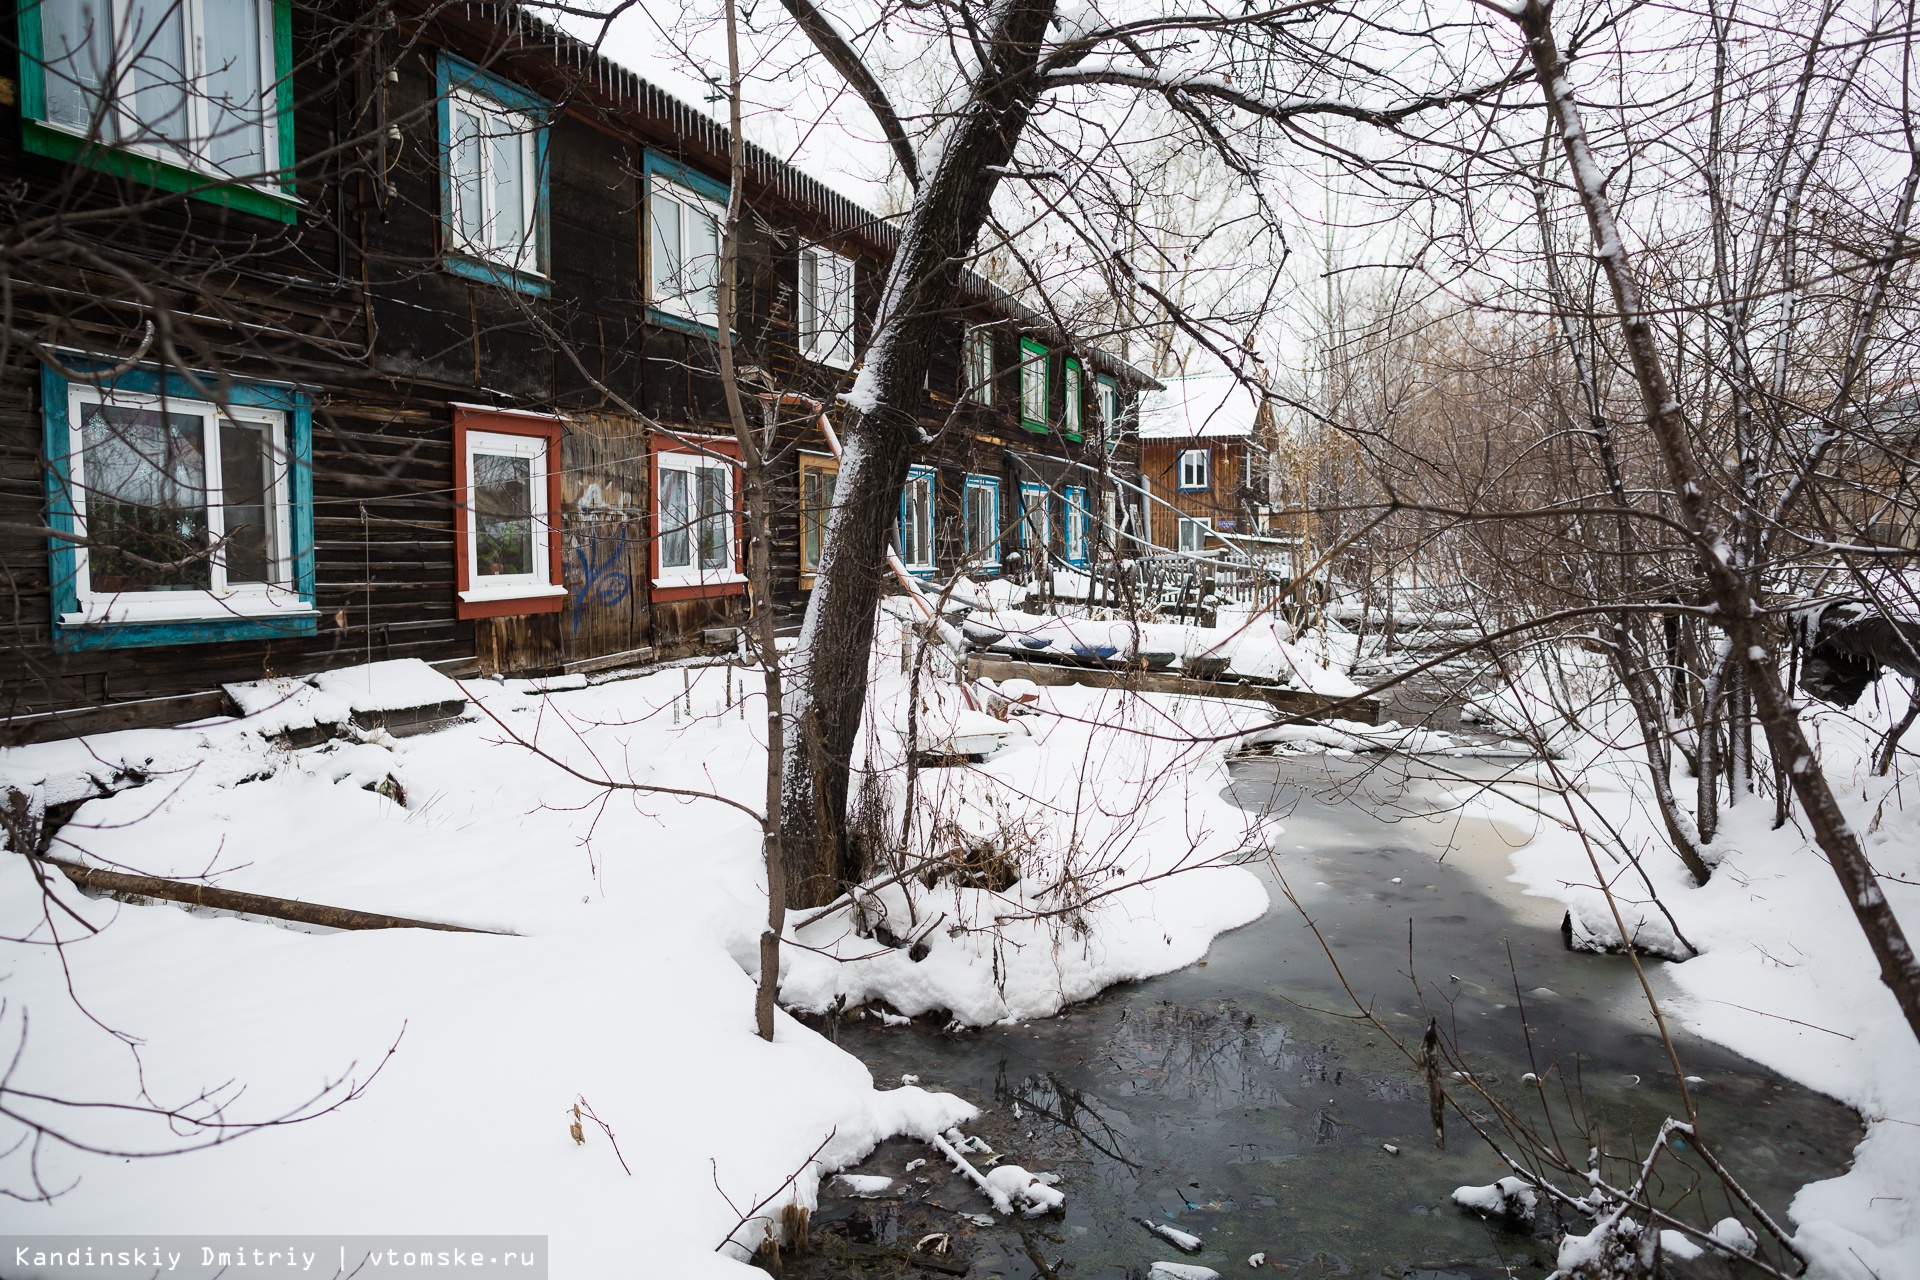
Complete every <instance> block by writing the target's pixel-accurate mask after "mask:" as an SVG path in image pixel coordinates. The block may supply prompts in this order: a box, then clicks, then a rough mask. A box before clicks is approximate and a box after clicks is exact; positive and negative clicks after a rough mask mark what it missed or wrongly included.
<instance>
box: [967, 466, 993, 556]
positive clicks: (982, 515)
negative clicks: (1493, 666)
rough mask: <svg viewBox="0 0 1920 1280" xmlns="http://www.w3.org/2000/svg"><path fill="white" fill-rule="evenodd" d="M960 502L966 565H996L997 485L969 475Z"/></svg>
mask: <svg viewBox="0 0 1920 1280" xmlns="http://www.w3.org/2000/svg"><path fill="white" fill-rule="evenodd" d="M962 501H963V502H964V504H965V506H966V510H965V511H963V512H962V513H961V518H962V522H963V524H964V525H965V527H966V540H967V560H968V562H969V563H970V564H972V565H976V566H980V567H992V566H994V565H997V564H999V563H1000V482H999V481H998V480H994V479H991V478H987V477H974V476H970V477H968V479H967V485H966V489H965V491H964V493H963V494H962Z"/></svg>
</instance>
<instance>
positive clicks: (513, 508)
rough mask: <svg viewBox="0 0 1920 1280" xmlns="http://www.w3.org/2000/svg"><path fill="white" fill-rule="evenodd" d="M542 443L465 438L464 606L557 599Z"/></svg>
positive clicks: (487, 434)
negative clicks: (466, 602) (478, 602)
mask: <svg viewBox="0 0 1920 1280" xmlns="http://www.w3.org/2000/svg"><path fill="white" fill-rule="evenodd" d="M547 453H548V441H547V438H546V437H545V436H523V435H511V434H508V433H505V432H494V431H469V432H467V456H466V468H467V508H466V511H465V513H464V516H463V518H464V519H465V520H466V522H467V589H466V590H465V591H464V592H462V593H461V598H462V599H464V600H514V599H523V598H525V597H528V596H542V595H556V594H558V593H560V592H561V591H563V590H564V589H565V588H563V587H561V586H560V585H559V584H558V583H556V582H554V581H553V557H552V554H551V552H550V550H549V547H550V545H551V543H550V539H551V535H552V532H553V514H552V512H550V511H549V510H548V509H547V474H548V465H549V463H548V458H547Z"/></svg>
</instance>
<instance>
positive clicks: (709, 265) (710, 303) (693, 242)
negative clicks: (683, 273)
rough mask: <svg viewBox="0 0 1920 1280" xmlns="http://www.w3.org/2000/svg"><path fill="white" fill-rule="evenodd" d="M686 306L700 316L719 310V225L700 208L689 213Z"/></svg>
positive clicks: (688, 210) (696, 207) (690, 209)
mask: <svg viewBox="0 0 1920 1280" xmlns="http://www.w3.org/2000/svg"><path fill="white" fill-rule="evenodd" d="M687 303H688V305H689V306H691V307H692V308H693V311H694V314H695V315H698V316H712V315H714V314H715V313H716V312H717V311H719V309H720V222H719V220H718V219H717V218H715V217H714V216H713V214H711V213H709V212H708V211H707V210H706V209H704V208H701V207H699V206H689V207H688V209H687Z"/></svg>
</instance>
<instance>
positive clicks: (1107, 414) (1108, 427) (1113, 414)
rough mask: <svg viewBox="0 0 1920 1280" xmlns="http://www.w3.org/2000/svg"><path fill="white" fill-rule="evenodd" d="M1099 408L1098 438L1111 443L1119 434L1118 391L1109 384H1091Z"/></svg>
mask: <svg viewBox="0 0 1920 1280" xmlns="http://www.w3.org/2000/svg"><path fill="white" fill-rule="evenodd" d="M1093 385H1094V388H1095V390H1096V392H1097V395H1098V404H1099V406H1100V438H1101V439H1102V440H1104V441H1107V442H1108V443H1112V441H1113V440H1114V438H1115V437H1117V436H1118V435H1119V434H1120V389H1119V388H1118V387H1116V386H1114V385H1113V384H1112V383H1111V382H1104V381H1103V382H1096V383H1094V384H1093Z"/></svg>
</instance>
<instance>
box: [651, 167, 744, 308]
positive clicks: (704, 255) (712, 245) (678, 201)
mask: <svg viewBox="0 0 1920 1280" xmlns="http://www.w3.org/2000/svg"><path fill="white" fill-rule="evenodd" d="M648 181H649V185H650V187H651V191H652V194H651V199H650V201H649V212H650V214H651V215H652V216H651V217H650V218H649V221H650V222H652V223H653V238H652V242H651V243H652V252H651V253H650V254H649V255H648V256H649V259H650V261H649V270H648V278H647V299H648V301H649V302H650V303H652V305H653V306H654V307H655V308H656V309H658V310H660V311H665V312H667V313H668V314H669V315H676V316H679V317H680V318H681V319H683V320H692V321H694V322H695V323H696V324H704V325H713V324H717V323H718V322H719V310H720V224H721V223H722V222H723V221H724V220H725V218H726V210H724V209H722V208H721V207H720V206H719V205H718V204H716V203H714V202H713V201H711V200H708V199H707V198H706V197H704V196H699V195H695V194H694V193H693V192H692V191H689V190H688V189H687V188H685V187H683V186H680V185H679V184H678V183H675V182H671V181H669V180H668V179H666V178H663V177H661V176H660V175H659V174H657V173H656V174H654V175H653V177H652V178H650V179H649V180H648Z"/></svg>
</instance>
